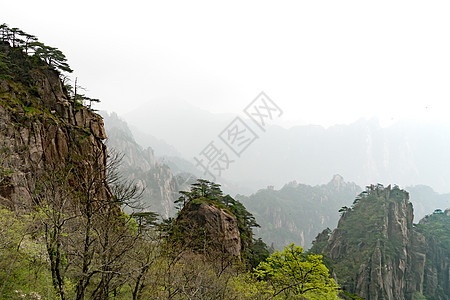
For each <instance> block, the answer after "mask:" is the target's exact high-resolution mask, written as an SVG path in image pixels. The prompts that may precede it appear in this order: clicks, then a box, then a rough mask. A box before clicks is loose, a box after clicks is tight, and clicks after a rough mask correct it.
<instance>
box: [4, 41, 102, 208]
mask: <svg viewBox="0 0 450 300" xmlns="http://www.w3.org/2000/svg"><path fill="white" fill-rule="evenodd" d="M0 51H2V53H4V55H6V57H10V58H11V63H12V64H13V66H14V68H15V69H14V70H15V71H14V72H15V73H20V74H19V75H20V76H18V77H17V78H15V77H14V75H15V73H11V74H0V75H3V76H0V149H1V151H0V176H1V178H0V184H1V185H2V187H1V188H0V204H2V205H6V206H8V207H10V208H13V209H27V208H29V207H30V205H31V203H30V201H31V194H32V193H33V191H34V188H35V184H36V180H37V179H38V178H39V175H40V174H41V173H43V172H44V171H45V170H46V169H47V170H48V169H51V166H53V167H54V166H56V165H64V164H66V163H68V162H70V163H75V164H80V166H81V165H82V164H85V165H86V162H88V161H94V160H95V162H96V164H98V165H99V166H100V168H99V169H100V170H102V171H101V173H100V174H99V177H101V178H105V176H106V159H107V152H106V146H105V145H104V144H103V140H104V139H105V138H106V134H105V130H104V127H103V120H102V118H101V117H100V116H99V115H97V114H95V113H93V112H92V111H91V110H89V109H88V108H87V107H85V106H83V105H82V104H79V103H76V102H74V101H72V100H70V99H69V97H68V96H67V93H66V92H65V89H64V87H63V84H62V82H61V80H60V77H59V73H58V72H57V71H55V70H53V69H51V68H49V67H46V66H40V65H39V64H37V65H36V64H33V63H31V62H30V59H28V58H27V56H26V55H25V54H23V55H22V54H21V53H19V52H18V51H19V50H17V49H12V48H9V46H8V45H4V44H3V45H2V46H1V47H0ZM83 161H84V163H83ZM85 167H86V166H85ZM104 187H105V189H104V193H108V187H107V185H106V184H105V185H104Z"/></svg>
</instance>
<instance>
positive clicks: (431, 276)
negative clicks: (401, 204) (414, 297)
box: [417, 208, 450, 300]
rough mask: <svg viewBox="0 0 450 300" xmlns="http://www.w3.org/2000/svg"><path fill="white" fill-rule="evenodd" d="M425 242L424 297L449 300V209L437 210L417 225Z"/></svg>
mask: <svg viewBox="0 0 450 300" xmlns="http://www.w3.org/2000/svg"><path fill="white" fill-rule="evenodd" d="M417 230H418V231H419V232H421V233H422V234H423V235H424V236H425V239H426V242H427V249H426V253H427V260H426V264H425V278H424V293H423V294H424V295H425V296H426V297H427V299H436V300H448V299H450V208H447V209H446V210H445V211H442V210H440V209H437V210H436V211H435V212H434V213H433V214H431V215H428V216H426V217H425V218H423V219H422V220H421V221H420V222H419V224H418V225H417Z"/></svg>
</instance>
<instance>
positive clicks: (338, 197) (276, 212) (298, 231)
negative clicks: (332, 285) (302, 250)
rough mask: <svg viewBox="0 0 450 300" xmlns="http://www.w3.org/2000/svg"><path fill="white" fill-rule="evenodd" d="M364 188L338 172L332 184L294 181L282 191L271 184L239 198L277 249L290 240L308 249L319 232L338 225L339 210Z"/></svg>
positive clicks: (266, 239)
mask: <svg viewBox="0 0 450 300" xmlns="http://www.w3.org/2000/svg"><path fill="white" fill-rule="evenodd" d="M360 191H361V188H360V187H358V186H357V185H356V184H354V183H348V182H345V181H344V179H343V178H342V176H340V175H335V176H334V177H333V179H332V180H331V181H330V182H329V183H328V184H324V185H320V186H309V185H305V184H298V183H296V182H291V183H289V184H286V185H285V186H284V187H283V188H282V189H280V190H274V189H273V188H272V187H269V188H267V189H264V190H259V191H258V192H257V193H255V194H253V195H251V196H249V197H245V196H242V195H238V196H237V199H238V200H239V201H241V202H242V203H244V204H245V206H246V207H247V208H248V210H249V211H251V212H252V213H253V214H254V216H255V217H256V221H257V222H258V223H259V224H260V225H261V228H258V229H256V230H255V233H256V235H257V236H259V237H261V238H262V239H263V240H264V241H265V242H266V243H267V244H268V245H270V244H272V243H273V246H274V247H275V248H277V249H283V246H285V245H289V244H290V243H296V244H298V245H301V246H302V247H306V248H308V247H309V246H310V244H311V242H312V241H313V239H314V237H315V236H316V234H317V232H319V231H321V230H322V229H323V228H326V227H330V228H334V227H335V226H336V224H337V221H338V219H339V213H338V212H337V211H338V209H339V208H340V207H341V206H343V205H349V200H348V199H352V198H353V197H354V196H355V195H356V194H358V193H359V192H360Z"/></svg>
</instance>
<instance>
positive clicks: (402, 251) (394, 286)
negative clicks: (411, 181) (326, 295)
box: [312, 185, 449, 300]
mask: <svg viewBox="0 0 450 300" xmlns="http://www.w3.org/2000/svg"><path fill="white" fill-rule="evenodd" d="M340 211H341V212H342V216H341V218H340V220H339V223H338V227H337V228H336V229H335V230H334V231H333V232H332V233H331V234H330V233H329V232H322V233H321V234H320V235H319V236H318V237H317V239H316V241H315V243H314V246H313V248H312V251H313V252H316V253H322V254H324V255H325V257H326V261H327V262H328V264H329V266H330V267H331V269H332V270H333V272H334V274H335V276H336V277H337V280H338V283H339V284H340V285H341V286H342V287H343V289H344V290H345V291H347V292H349V293H351V294H356V295H358V296H360V297H363V298H365V299H368V300H370V299H388V300H394V299H422V298H423V295H425V296H427V291H425V288H424V287H425V286H426V283H427V281H429V280H430V274H432V273H434V274H435V273H443V272H442V271H441V272H440V271H437V270H434V271H432V270H430V271H427V267H426V266H427V262H428V261H429V260H430V259H432V256H431V255H430V254H431V253H430V243H429V239H426V238H425V236H424V234H423V233H422V231H420V230H418V228H417V227H416V226H415V225H413V218H414V216H413V207H412V204H411V203H410V202H409V194H408V193H407V192H406V191H404V190H400V189H399V188H398V187H394V188H391V187H390V186H389V187H387V188H383V187H382V186H381V185H377V186H373V185H372V186H369V187H367V190H366V191H364V192H363V193H361V194H360V196H359V197H358V198H357V199H356V200H355V201H354V203H353V206H352V207H343V208H342V209H341V210H340ZM437 248H439V249H440V250H438V249H435V250H433V251H431V252H432V253H434V254H436V253H439V251H444V252H445V251H446V252H447V253H448V251H449V248H448V246H447V247H446V248H445V247H442V246H439V247H437ZM434 254H433V255H434ZM434 260H435V261H436V259H434ZM437 260H439V261H438V262H436V264H437V265H439V266H440V267H442V268H444V269H446V270H447V271H446V272H447V273H448V264H447V265H445V263H444V260H443V259H441V258H439V259H437ZM447 278H448V277H447ZM441 281H442V280H441ZM433 282H435V285H438V283H437V282H438V281H437V280H435V281H433ZM446 284H448V283H446ZM420 297H422V298H420ZM427 299H428V298H427ZM430 299H446V298H434V297H431V298H430Z"/></svg>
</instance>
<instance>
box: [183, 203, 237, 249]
mask: <svg viewBox="0 0 450 300" xmlns="http://www.w3.org/2000/svg"><path fill="white" fill-rule="evenodd" d="M176 223H177V225H178V226H179V227H180V228H181V231H182V232H183V239H184V240H185V241H187V242H188V243H189V244H191V245H197V246H196V248H197V250H206V251H219V252H223V253H227V254H231V255H234V256H240V255H241V239H240V233H239V227H238V222H237V219H236V217H235V216H234V215H233V214H231V213H230V212H229V211H227V210H226V209H224V208H219V207H217V206H216V205H214V204H212V203H209V202H208V200H204V201H202V200H200V199H198V200H194V201H191V202H190V203H189V204H187V205H186V206H185V207H184V208H183V210H182V211H181V212H180V214H179V216H178V218H177V221H176ZM202 247H204V248H203V249H202Z"/></svg>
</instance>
